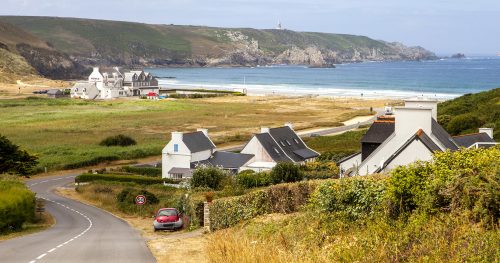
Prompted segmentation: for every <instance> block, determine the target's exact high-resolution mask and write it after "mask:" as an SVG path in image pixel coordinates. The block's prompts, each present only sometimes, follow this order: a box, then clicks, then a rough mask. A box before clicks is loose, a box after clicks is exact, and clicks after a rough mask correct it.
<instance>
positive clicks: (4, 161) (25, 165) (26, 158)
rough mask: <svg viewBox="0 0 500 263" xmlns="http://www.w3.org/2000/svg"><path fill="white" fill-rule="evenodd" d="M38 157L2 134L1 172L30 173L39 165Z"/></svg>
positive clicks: (0, 143)
mask: <svg viewBox="0 0 500 263" xmlns="http://www.w3.org/2000/svg"><path fill="white" fill-rule="evenodd" d="M37 159H38V158H37V157H35V156H33V155H30V154H29V153H28V152H26V151H24V150H20V149H19V146H17V145H15V144H13V143H12V142H11V141H10V140H9V139H7V137H5V136H2V135H0V174H2V173H15V174H20V175H28V174H31V173H32V172H33V167H35V165H37V163H38V161H37Z"/></svg>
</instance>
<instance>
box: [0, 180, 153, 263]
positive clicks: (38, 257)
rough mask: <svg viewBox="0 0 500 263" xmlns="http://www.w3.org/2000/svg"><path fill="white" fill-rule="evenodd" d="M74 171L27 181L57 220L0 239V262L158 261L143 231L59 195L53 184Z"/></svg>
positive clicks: (56, 184) (135, 262)
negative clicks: (32, 231) (36, 230)
mask: <svg viewBox="0 0 500 263" xmlns="http://www.w3.org/2000/svg"><path fill="white" fill-rule="evenodd" d="M74 177H75V175H67V176H63V177H44V178H40V179H33V180H30V181H28V182H27V183H26V184H27V185H28V186H29V187H30V188H31V189H32V190H33V191H34V192H36V193H37V197H41V198H44V199H46V201H45V208H46V210H47V211H48V212H49V213H50V214H51V215H52V216H53V217H54V218H55V220H56V224H55V225H54V226H53V227H51V228H49V229H48V230H45V231H42V232H39V233H36V234H31V235H27V236H23V237H20V238H15V239H11V240H7V241H1V242H0V262H1V263H8V262H9V263H10V262H25V263H28V262H30V263H34V262H37V263H38V262H40V263H41V262H72V263H73V262H85V263H89V262H134V263H138V262H141V263H142V262H156V260H155V258H154V257H153V255H152V254H151V252H150V251H149V249H148V248H147V246H146V242H145V240H144V239H143V238H142V237H141V236H140V234H139V233H138V232H137V231H136V230H134V229H133V228H132V227H130V226H129V225H128V224H127V223H126V222H125V221H123V220H121V219H119V218H116V217H114V216H113V215H111V214H109V213H107V212H105V211H103V210H101V209H98V208H95V207H92V206H88V205H85V204H82V203H79V202H76V201H73V200H70V199H67V198H64V197H61V196H59V195H56V194H54V193H53V192H52V191H53V190H54V188H56V187H59V186H64V185H67V184H69V183H72V182H74Z"/></svg>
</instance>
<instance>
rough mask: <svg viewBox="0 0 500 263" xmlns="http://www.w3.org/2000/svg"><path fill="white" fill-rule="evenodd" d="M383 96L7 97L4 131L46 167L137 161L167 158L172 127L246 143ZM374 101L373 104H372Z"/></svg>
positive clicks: (347, 113) (330, 119)
mask: <svg viewBox="0 0 500 263" xmlns="http://www.w3.org/2000/svg"><path fill="white" fill-rule="evenodd" d="M361 104H364V105H363V106H365V107H370V106H374V107H376V106H380V105H383V102H381V101H371V102H368V103H367V102H358V101H352V100H351V101H338V102H337V101H335V102H334V101H332V100H327V99H305V98H256V97H231V98H211V99H198V100H162V101H150V100H115V101H81V100H70V99H58V100H52V99H45V98H27V99H6V100H0V127H1V128H0V133H1V134H3V135H5V136H7V137H8V138H9V139H10V140H12V141H13V142H14V143H16V144H18V145H20V146H21V147H22V148H24V149H26V150H28V151H30V152H32V153H34V154H36V155H37V156H39V158H40V164H39V169H40V170H42V169H43V167H48V168H49V170H55V169H63V168H65V167H66V168H67V166H68V165H71V164H76V166H78V164H81V165H80V166H84V165H85V164H92V160H94V161H99V158H101V160H106V158H107V159H108V160H113V159H134V158H140V157H146V156H152V155H160V153H161V149H162V148H163V147H164V145H165V144H166V143H167V142H168V140H169V139H170V133H171V132H172V131H193V130H195V129H196V128H199V127H206V128H208V129H209V132H210V134H211V137H212V138H213V140H214V141H215V143H216V144H218V145H221V144H224V143H232V142H234V143H236V142H243V141H245V140H246V139H247V138H248V137H249V136H250V135H251V134H252V133H255V132H258V131H259V127H260V126H278V125H283V123H285V122H287V121H291V122H293V123H294V124H295V126H296V128H297V129H304V128H312V127H318V126H324V125H325V124H328V123H335V122H338V121H343V120H346V119H349V118H352V117H353V116H356V115H365V114H366V113H367V112H368V111H367V110H352V109H351V107H356V106H360V105H361ZM368 104H370V105H368ZM120 133H122V134H125V135H129V136H131V137H132V138H134V139H135V140H136V141H137V143H138V144H137V145H135V146H131V147H125V148H123V147H104V146H99V145H98V144H99V142H100V141H101V140H102V139H104V138H106V137H108V136H111V135H116V134H120Z"/></svg>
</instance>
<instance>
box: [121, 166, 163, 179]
mask: <svg viewBox="0 0 500 263" xmlns="http://www.w3.org/2000/svg"><path fill="white" fill-rule="evenodd" d="M122 169H123V171H125V172H128V173H133V174H140V175H144V176H150V177H161V168H156V167H137V166H123V167H122Z"/></svg>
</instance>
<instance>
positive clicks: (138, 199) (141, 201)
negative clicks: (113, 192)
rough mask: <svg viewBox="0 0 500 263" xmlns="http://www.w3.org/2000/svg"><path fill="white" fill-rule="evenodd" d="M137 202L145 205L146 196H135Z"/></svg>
mask: <svg viewBox="0 0 500 263" xmlns="http://www.w3.org/2000/svg"><path fill="white" fill-rule="evenodd" d="M135 203H136V204H137V205H143V204H145V203H146V197H145V196H143V195H138V196H136V197H135Z"/></svg>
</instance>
